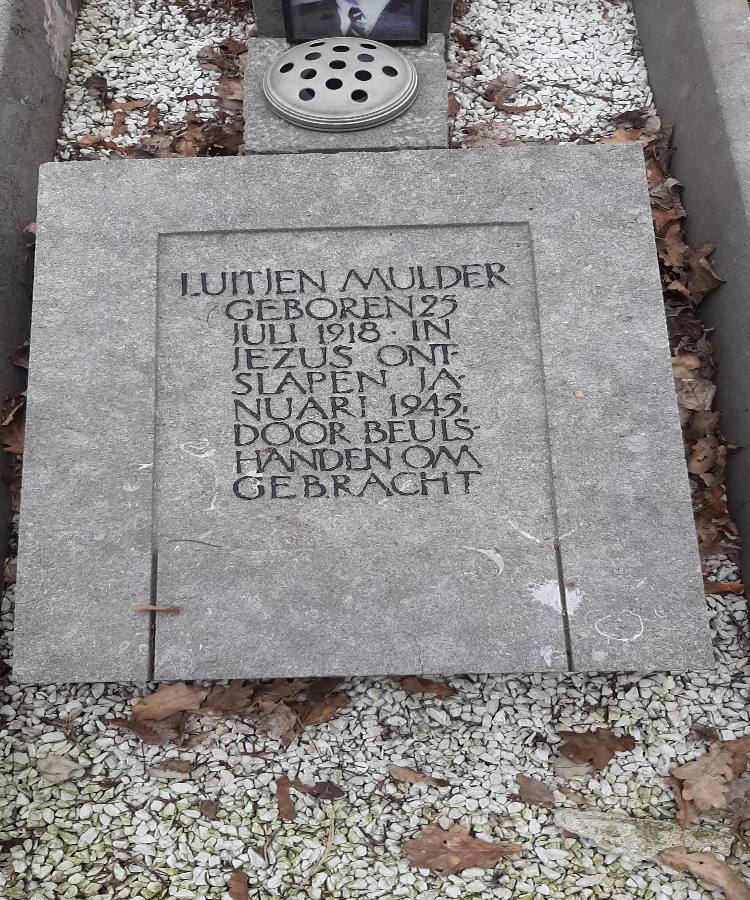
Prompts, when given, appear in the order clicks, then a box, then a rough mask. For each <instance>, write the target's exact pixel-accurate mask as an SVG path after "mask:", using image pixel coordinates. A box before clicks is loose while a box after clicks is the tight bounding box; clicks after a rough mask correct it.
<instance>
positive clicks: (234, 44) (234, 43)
mask: <svg viewBox="0 0 750 900" xmlns="http://www.w3.org/2000/svg"><path fill="white" fill-rule="evenodd" d="M219 47H220V48H221V49H222V50H223V51H224V52H225V53H228V54H229V55H230V56H242V54H243V53H247V44H243V43H242V41H238V40H236V39H235V38H233V37H228V38H224V40H223V41H222V42H221V43H220V44H219Z"/></svg>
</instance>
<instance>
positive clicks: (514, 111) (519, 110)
mask: <svg viewBox="0 0 750 900" xmlns="http://www.w3.org/2000/svg"><path fill="white" fill-rule="evenodd" d="M493 106H494V107H495V109H497V110H499V111H500V112H504V113H506V114H507V115H509V116H520V115H522V114H523V113H528V112H536V111H537V110H538V109H541V108H542V105H541V103H529V104H528V105H527V106H513V105H512V104H510V103H494V104H493Z"/></svg>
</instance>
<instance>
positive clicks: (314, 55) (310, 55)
mask: <svg viewBox="0 0 750 900" xmlns="http://www.w3.org/2000/svg"><path fill="white" fill-rule="evenodd" d="M305 59H320V53H306V54H305Z"/></svg>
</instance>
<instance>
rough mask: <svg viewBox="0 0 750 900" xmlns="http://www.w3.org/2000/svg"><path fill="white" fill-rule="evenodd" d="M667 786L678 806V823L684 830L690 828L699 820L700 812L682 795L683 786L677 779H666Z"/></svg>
mask: <svg viewBox="0 0 750 900" xmlns="http://www.w3.org/2000/svg"><path fill="white" fill-rule="evenodd" d="M665 784H666V785H667V787H668V788H670V789H671V791H672V793H673V794H674V801H675V803H676V804H677V821H678V822H679V823H680V825H681V826H682V827H683V828H690V826H691V825H692V824H693V823H694V822H696V821H697V820H698V810H697V809H696V808H695V807H694V806H693V804H692V803H691V802H690V801H689V800H688V799H687V798H686V797H685V796H684V794H683V793H682V785H681V783H680V782H679V780H678V779H677V778H666V779H665Z"/></svg>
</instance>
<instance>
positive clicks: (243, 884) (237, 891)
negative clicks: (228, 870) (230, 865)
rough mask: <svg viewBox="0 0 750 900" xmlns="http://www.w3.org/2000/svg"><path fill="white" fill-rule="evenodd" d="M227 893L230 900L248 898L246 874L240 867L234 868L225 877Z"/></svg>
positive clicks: (244, 899)
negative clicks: (227, 876)
mask: <svg viewBox="0 0 750 900" xmlns="http://www.w3.org/2000/svg"><path fill="white" fill-rule="evenodd" d="M227 893H228V894H229V896H230V898H231V900H250V893H249V889H248V881H247V875H246V874H245V873H244V872H243V871H242V869H235V870H234V872H232V874H231V875H230V876H229V878H227Z"/></svg>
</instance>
